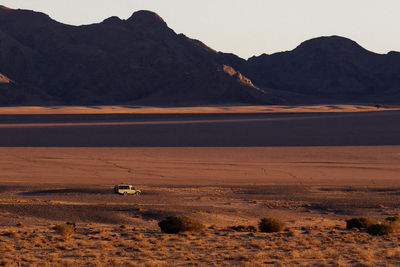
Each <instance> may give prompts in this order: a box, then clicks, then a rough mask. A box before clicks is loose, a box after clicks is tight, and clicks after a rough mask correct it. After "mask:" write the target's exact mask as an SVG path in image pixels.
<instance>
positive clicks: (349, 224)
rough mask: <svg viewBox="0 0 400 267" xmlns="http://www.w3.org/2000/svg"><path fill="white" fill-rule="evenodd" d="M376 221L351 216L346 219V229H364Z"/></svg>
mask: <svg viewBox="0 0 400 267" xmlns="http://www.w3.org/2000/svg"><path fill="white" fill-rule="evenodd" d="M377 223H378V222H377V221H376V220H374V219H371V218H368V217H359V218H352V219H349V220H346V228H347V229H354V228H357V229H359V230H366V229H367V228H368V227H369V226H371V225H372V224H377Z"/></svg>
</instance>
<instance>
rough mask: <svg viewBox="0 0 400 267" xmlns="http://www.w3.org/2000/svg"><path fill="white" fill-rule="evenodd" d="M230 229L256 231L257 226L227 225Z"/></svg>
mask: <svg viewBox="0 0 400 267" xmlns="http://www.w3.org/2000/svg"><path fill="white" fill-rule="evenodd" d="M229 229H230V230H233V231H236V232H252V233H255V232H257V228H255V227H254V226H252V225H248V226H244V225H238V226H231V227H229Z"/></svg>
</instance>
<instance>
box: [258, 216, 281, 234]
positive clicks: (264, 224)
mask: <svg viewBox="0 0 400 267" xmlns="http://www.w3.org/2000/svg"><path fill="white" fill-rule="evenodd" d="M258 227H259V229H260V232H264V233H275V232H281V231H282V230H283V229H284V228H285V223H284V222H282V221H281V220H279V219H275V218H263V219H261V220H260V222H259V223H258Z"/></svg>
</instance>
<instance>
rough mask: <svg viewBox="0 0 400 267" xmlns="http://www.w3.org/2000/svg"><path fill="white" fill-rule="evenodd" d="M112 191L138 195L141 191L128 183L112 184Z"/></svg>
mask: <svg viewBox="0 0 400 267" xmlns="http://www.w3.org/2000/svg"><path fill="white" fill-rule="evenodd" d="M114 193H115V194H120V195H125V196H127V195H140V193H142V191H140V190H137V189H136V188H135V187H133V185H130V184H119V185H115V186H114Z"/></svg>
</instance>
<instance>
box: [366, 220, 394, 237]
mask: <svg viewBox="0 0 400 267" xmlns="http://www.w3.org/2000/svg"><path fill="white" fill-rule="evenodd" d="M394 231H395V226H394V225H393V224H391V223H374V224H371V225H369V226H368V228H367V233H368V234H370V235H388V234H391V233H393V232H394Z"/></svg>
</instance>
